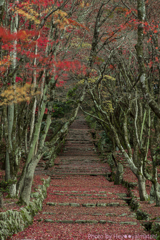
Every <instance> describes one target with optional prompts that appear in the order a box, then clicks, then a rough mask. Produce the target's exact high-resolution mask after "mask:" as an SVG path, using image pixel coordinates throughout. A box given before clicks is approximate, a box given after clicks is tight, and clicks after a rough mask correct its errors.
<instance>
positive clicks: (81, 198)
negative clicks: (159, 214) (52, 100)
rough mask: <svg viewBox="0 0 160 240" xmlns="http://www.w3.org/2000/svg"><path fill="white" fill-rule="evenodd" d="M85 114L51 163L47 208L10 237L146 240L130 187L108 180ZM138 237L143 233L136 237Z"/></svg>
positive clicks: (60, 239)
mask: <svg viewBox="0 0 160 240" xmlns="http://www.w3.org/2000/svg"><path fill="white" fill-rule="evenodd" d="M108 172H110V168H109V166H108V164H107V163H102V162H101V161H100V158H99V157H98V155H97V154H96V150H95V147H94V145H93V143H92V138H91V135H90V132H89V128H88V126H87V124H86V122H85V118H84V116H83V115H82V114H79V115H78V117H77V119H76V120H75V122H74V123H73V124H72V125H71V126H70V128H69V133H68V136H67V138H66V144H65V148H64V151H63V152H62V153H61V154H60V155H59V156H58V157H57V159H56V161H55V166H54V168H52V173H51V183H50V187H49V188H48V190H47V198H46V199H45V200H44V202H43V209H42V211H41V212H39V213H38V214H37V215H36V216H35V217H34V222H33V225H31V226H29V227H28V228H27V229H25V230H24V231H23V232H21V233H20V236H21V238H18V234H17V235H16V236H15V237H12V239H22V237H24V239H25V238H26V237H27V239H30V240H31V239H32V240H33V239H38V240H40V239H43V240H51V239H52V240H71V239H72V240H77V239H78V240H85V239H91V240H93V239H104V240H105V239H135V238H136V239H146V238H141V237H140V235H141V236H145V235H147V233H146V231H145V230H144V228H143V227H142V226H141V225H140V223H139V221H138V220H137V219H136V215H135V213H133V212H132V211H131V210H130V208H129V206H128V205H127V203H126V202H125V198H126V197H127V189H126V188H124V187H123V186H121V185H114V183H113V182H109V181H108V180H107V178H106V177H105V175H106V174H107V173H108ZM138 236H139V237H138Z"/></svg>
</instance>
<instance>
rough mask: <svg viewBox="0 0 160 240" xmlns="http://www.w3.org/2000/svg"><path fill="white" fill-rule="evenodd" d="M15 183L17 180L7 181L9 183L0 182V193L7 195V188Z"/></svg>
mask: <svg viewBox="0 0 160 240" xmlns="http://www.w3.org/2000/svg"><path fill="white" fill-rule="evenodd" d="M16 182H17V180H9V181H5V180H1V182H0V192H7V193H9V187H10V186H11V185H12V184H13V183H16Z"/></svg>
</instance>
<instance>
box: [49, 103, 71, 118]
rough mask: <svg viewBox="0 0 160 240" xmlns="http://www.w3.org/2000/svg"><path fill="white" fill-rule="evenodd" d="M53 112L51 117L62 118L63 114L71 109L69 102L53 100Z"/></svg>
mask: <svg viewBox="0 0 160 240" xmlns="http://www.w3.org/2000/svg"><path fill="white" fill-rule="evenodd" d="M53 109H54V112H53V113H52V117H54V118H62V117H64V115H65V114H66V113H68V112H70V111H71V109H72V107H71V103H70V102H69V101H67V102H60V101H59V102H58V101H57V102H54V105H53Z"/></svg>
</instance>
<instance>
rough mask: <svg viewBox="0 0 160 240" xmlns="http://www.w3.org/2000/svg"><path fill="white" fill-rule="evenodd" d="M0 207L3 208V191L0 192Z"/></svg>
mask: <svg viewBox="0 0 160 240" xmlns="http://www.w3.org/2000/svg"><path fill="white" fill-rule="evenodd" d="M0 208H3V193H2V192H0Z"/></svg>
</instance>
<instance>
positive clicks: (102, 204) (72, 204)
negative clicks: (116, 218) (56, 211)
mask: <svg viewBox="0 0 160 240" xmlns="http://www.w3.org/2000/svg"><path fill="white" fill-rule="evenodd" d="M46 205H49V206H57V205H58V206H71V207H87V208H88V207H94V208H96V207H119V206H128V204H126V203H120V202H109V203H105V202H102V203H81V204H80V203H76V202H75V203H69V202H62V203H60V202H47V203H46Z"/></svg>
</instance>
